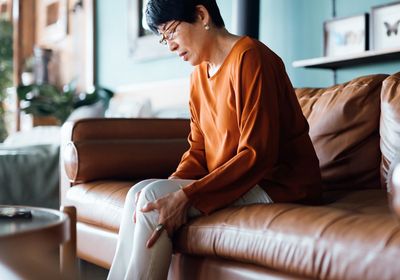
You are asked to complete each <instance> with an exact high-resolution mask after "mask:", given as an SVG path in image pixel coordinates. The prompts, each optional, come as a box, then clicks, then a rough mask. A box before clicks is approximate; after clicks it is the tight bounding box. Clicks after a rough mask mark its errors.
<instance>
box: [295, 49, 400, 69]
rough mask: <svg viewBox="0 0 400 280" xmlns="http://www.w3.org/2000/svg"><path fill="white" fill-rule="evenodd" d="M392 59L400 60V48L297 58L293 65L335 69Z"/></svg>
mask: <svg viewBox="0 0 400 280" xmlns="http://www.w3.org/2000/svg"><path fill="white" fill-rule="evenodd" d="M392 60H400V48H396V49H389V50H380V51H375V50H371V51H365V52H362V53H359V54H351V55H343V56H335V57H317V58H311V59H305V60H297V61H294V62H293V64H292V65H293V67H295V68H299V67H305V68H325V69H334V70H335V69H338V68H345V67H351V66H356V65H362V64H368V63H375V62H384V61H392Z"/></svg>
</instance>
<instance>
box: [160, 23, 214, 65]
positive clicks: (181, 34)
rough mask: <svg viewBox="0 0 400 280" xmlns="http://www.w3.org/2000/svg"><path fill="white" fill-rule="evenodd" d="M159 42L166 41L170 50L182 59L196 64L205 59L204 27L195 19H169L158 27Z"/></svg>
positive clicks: (206, 54)
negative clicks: (190, 21) (194, 20)
mask: <svg viewBox="0 0 400 280" xmlns="http://www.w3.org/2000/svg"><path fill="white" fill-rule="evenodd" d="M159 32H160V34H161V40H160V42H161V43H164V42H166V44H167V45H168V48H169V49H170V51H171V52H175V53H176V54H177V55H179V57H181V58H182V59H183V60H184V61H188V62H189V63H190V64H192V65H193V66H194V65H198V64H200V63H201V62H203V61H205V60H207V56H208V52H207V50H206V49H207V48H204V47H205V46H206V39H205V36H204V27H203V25H202V24H201V23H200V21H197V22H195V23H187V22H184V21H175V20H172V21H169V22H167V23H165V24H163V25H161V26H160V27H159Z"/></svg>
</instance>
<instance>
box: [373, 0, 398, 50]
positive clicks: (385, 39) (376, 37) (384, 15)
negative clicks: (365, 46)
mask: <svg viewBox="0 0 400 280" xmlns="http://www.w3.org/2000/svg"><path fill="white" fill-rule="evenodd" d="M371 30H372V36H371V37H372V38H371V46H372V49H373V50H384V49H395V48H400V2H395V3H389V4H385V5H380V6H375V7H372V8H371Z"/></svg>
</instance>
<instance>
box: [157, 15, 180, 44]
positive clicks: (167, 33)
mask: <svg viewBox="0 0 400 280" xmlns="http://www.w3.org/2000/svg"><path fill="white" fill-rule="evenodd" d="M175 23H176V24H175ZM174 24H175V26H173V25H174ZM179 24H181V21H177V20H174V21H173V22H171V23H170V24H169V25H168V26H167V27H166V28H165V29H164V31H163V32H159V33H160V35H161V39H160V41H159V43H160V44H162V45H167V41H171V40H172V39H174V34H175V32H176V28H177V27H178V26H179ZM172 26H173V27H172Z"/></svg>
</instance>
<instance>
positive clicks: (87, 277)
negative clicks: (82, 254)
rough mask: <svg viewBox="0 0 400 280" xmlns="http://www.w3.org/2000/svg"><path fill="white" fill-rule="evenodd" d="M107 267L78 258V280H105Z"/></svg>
mask: <svg viewBox="0 0 400 280" xmlns="http://www.w3.org/2000/svg"><path fill="white" fill-rule="evenodd" d="M107 275H108V269H104V268H102V267H99V266H96V265H94V264H91V263H88V262H86V261H84V260H79V276H80V277H79V279H80V280H105V279H107Z"/></svg>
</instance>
